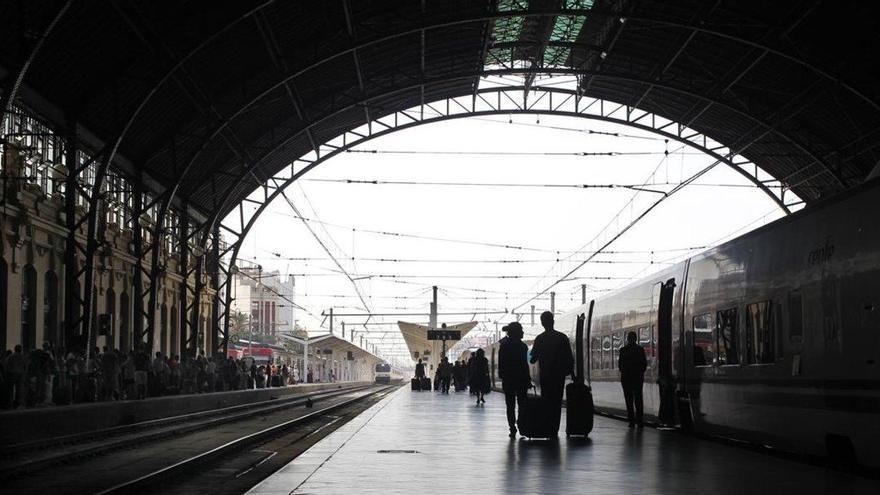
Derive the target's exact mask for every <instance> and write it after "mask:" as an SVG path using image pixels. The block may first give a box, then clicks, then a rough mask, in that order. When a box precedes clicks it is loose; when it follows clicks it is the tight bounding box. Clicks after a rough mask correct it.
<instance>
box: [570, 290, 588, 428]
mask: <svg viewBox="0 0 880 495" xmlns="http://www.w3.org/2000/svg"><path fill="white" fill-rule="evenodd" d="M592 319H593V302H592V301H590V312H589V317H588V319H587V322H588V323H587V334H588V335H589V329H590V322H591V320H592ZM587 342H589V340H587ZM575 372H576V377H575V381H574V382H573V383H569V384H568V385H566V386H565V435H566V436H572V435H575V436H584V437H585V436H587V435H589V434H590V432H591V431H593V391H592V389H591V388H590V386H589V385H586V384H584V315H580V316H578V319H577V327H576V331H575Z"/></svg>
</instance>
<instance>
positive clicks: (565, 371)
mask: <svg viewBox="0 0 880 495" xmlns="http://www.w3.org/2000/svg"><path fill="white" fill-rule="evenodd" d="M541 326H543V327H544V332H543V333H541V334H540V335H538V336H537V337H536V338H535V345H533V346H532V358H531V363H533V364H534V363H536V362H537V363H538V370H539V371H540V374H541V377H540V383H541V398H542V399H544V402H545V403H546V406H547V407H548V409H549V413H550V417H551V418H552V420H553V426H554V429H555V431H556V432H558V431H559V417H560V415H561V414H562V394H563V393H564V392H565V377H566V376H568V375H571V374H572V373H573V372H574V358H573V357H572V355H571V341H569V340H568V337H566V336H565V334H563V333H562V332H557V331H556V330H555V329H554V328H553V313H551V312H549V311H544V312H543V313H541Z"/></svg>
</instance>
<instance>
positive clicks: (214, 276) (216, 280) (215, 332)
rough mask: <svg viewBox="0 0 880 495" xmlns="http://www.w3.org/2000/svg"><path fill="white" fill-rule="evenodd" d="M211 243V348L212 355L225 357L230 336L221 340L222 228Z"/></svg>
mask: <svg viewBox="0 0 880 495" xmlns="http://www.w3.org/2000/svg"><path fill="white" fill-rule="evenodd" d="M211 237H212V242H211V256H210V258H209V260H210V261H211V263H210V265H209V268H208V272H209V274H210V276H211V289H213V292H214V300H213V301H211V346H212V347H213V349H212V351H213V352H212V354H215V353H218V352H219V353H222V354H223V356H226V355H227V354H228V350H229V335H228V334H227V333H224V334H223V338H222V339H221V338H220V227H219V226H215V227H214V231H213V232H212V235H211Z"/></svg>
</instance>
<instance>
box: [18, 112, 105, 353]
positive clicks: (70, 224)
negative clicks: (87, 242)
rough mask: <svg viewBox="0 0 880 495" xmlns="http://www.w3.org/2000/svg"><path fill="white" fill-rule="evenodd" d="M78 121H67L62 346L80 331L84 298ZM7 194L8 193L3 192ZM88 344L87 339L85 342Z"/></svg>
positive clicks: (77, 337) (73, 341)
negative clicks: (78, 243) (79, 249)
mask: <svg viewBox="0 0 880 495" xmlns="http://www.w3.org/2000/svg"><path fill="white" fill-rule="evenodd" d="M77 139H78V137H77V134H76V122H74V121H73V120H72V119H71V121H70V122H69V123H68V134H67V142H66V143H65V144H66V148H65V150H64V151H65V157H64V158H65V162H66V165H67V177H65V181H64V216H65V224H66V227H67V242H66V244H65V250H64V340H63V341H62V342H61V345H62V347H73V346H74V345H75V344H76V343H77V341H78V339H79V335H80V331H79V317H80V311H81V310H82V302H81V297H82V295H81V294H80V291H79V284H77V280H76V272H77V267H78V266H79V263H78V260H77V255H76V230H77V229H76V169H77V150H76V148H77V143H78V141H77ZM4 194H6V193H5V192H4ZM85 345H88V342H86V343H85Z"/></svg>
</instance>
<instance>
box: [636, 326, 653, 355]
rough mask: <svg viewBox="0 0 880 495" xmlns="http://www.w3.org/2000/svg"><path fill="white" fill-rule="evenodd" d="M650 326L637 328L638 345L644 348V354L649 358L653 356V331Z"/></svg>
mask: <svg viewBox="0 0 880 495" xmlns="http://www.w3.org/2000/svg"><path fill="white" fill-rule="evenodd" d="M651 330H652V328H651V327H642V328H640V329H639V345H640V346H642V349H644V350H645V356H647V357H648V359H649V360H650V359H651V357H652V356H654V332H652V331H651Z"/></svg>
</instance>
